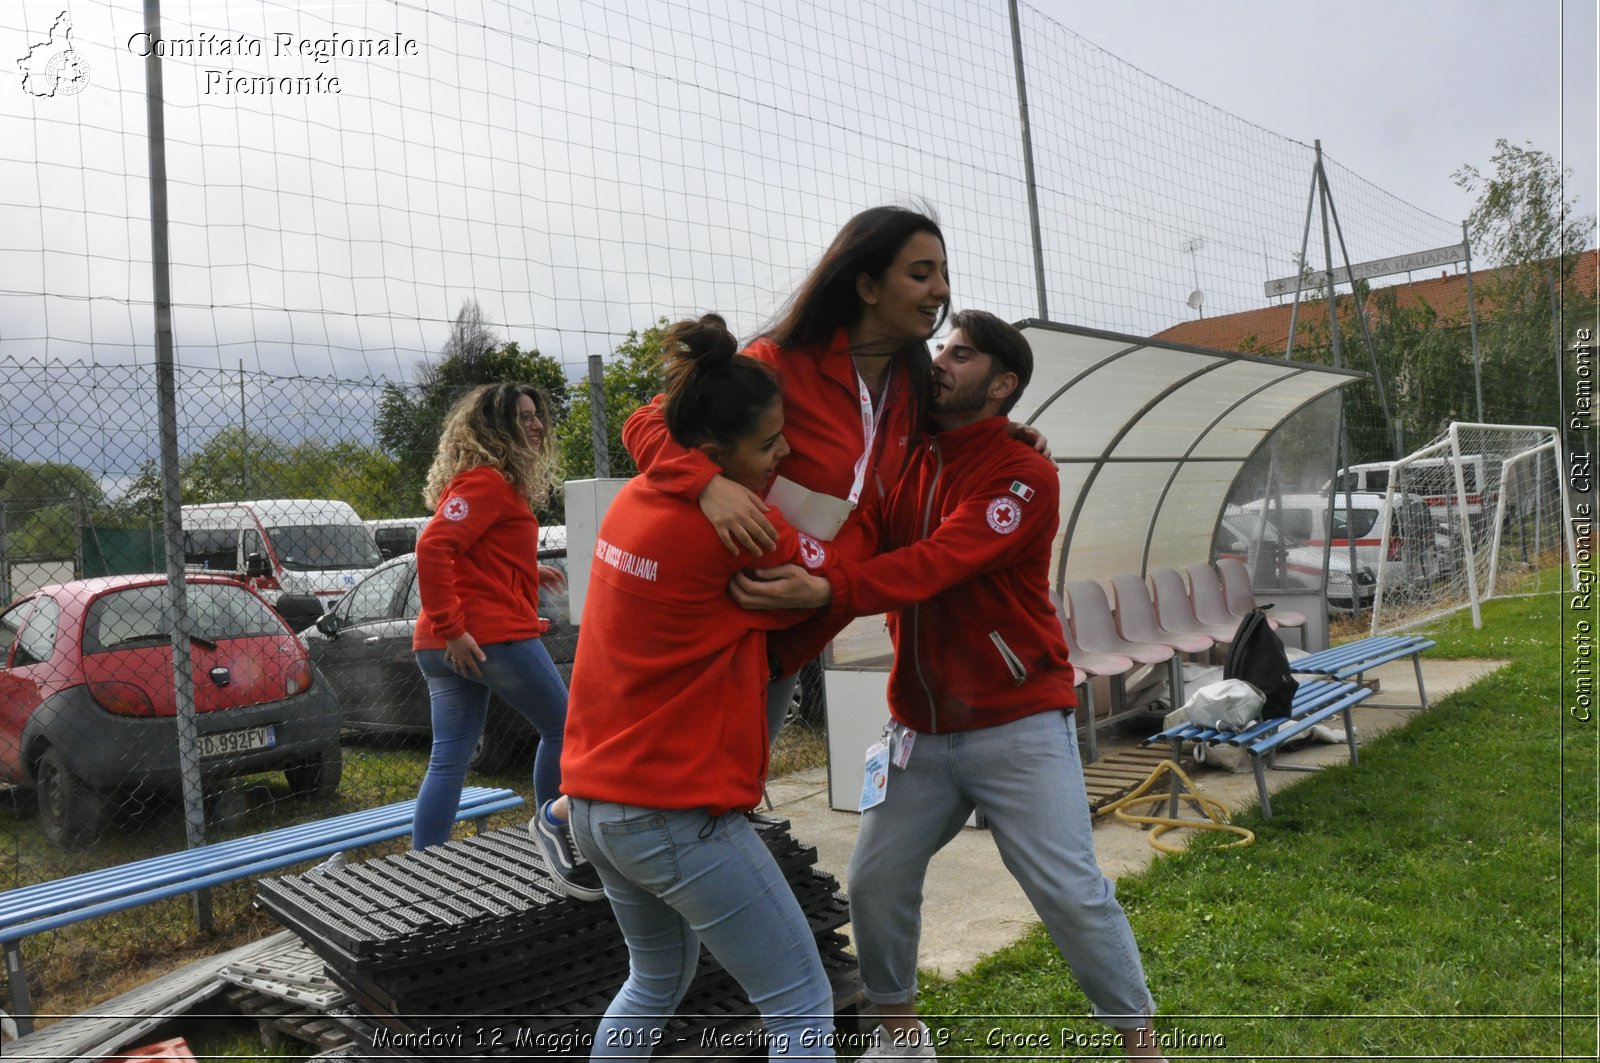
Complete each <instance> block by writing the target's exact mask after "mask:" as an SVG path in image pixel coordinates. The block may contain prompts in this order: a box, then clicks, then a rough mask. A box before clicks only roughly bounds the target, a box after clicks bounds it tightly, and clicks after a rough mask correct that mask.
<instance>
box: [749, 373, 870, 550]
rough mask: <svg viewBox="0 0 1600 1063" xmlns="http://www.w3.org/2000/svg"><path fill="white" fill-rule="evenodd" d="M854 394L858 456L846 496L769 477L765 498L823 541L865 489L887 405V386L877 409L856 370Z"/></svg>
mask: <svg viewBox="0 0 1600 1063" xmlns="http://www.w3.org/2000/svg"><path fill="white" fill-rule="evenodd" d="M856 389H857V398H858V399H859V401H860V403H861V441H862V448H861V457H860V458H859V459H857V461H856V467H855V480H854V482H853V483H852V484H851V485H850V497H849V498H835V497H834V496H833V495H825V494H823V493H822V492H821V491H813V490H811V489H810V488H808V487H802V486H800V485H799V484H797V483H795V482H794V481H793V480H791V479H789V478H788V477H787V476H779V477H777V478H776V479H775V480H773V481H772V488H771V489H770V490H769V491H768V492H767V501H768V502H769V503H771V504H772V505H774V506H777V507H778V509H779V510H780V511H781V512H782V513H783V519H784V520H786V521H788V522H789V523H790V524H791V525H793V526H794V527H796V528H798V529H800V530H801V531H803V532H805V533H806V534H807V535H810V536H812V537H814V538H817V539H821V540H822V541H823V542H832V541H833V537H834V536H836V535H838V534H839V529H840V528H842V527H844V522H845V521H847V520H849V519H850V514H851V513H852V512H853V511H854V510H855V508H856V506H857V505H859V504H860V502H861V492H862V491H863V490H865V489H866V485H867V475H868V473H869V472H871V469H872V456H873V449H874V447H875V446H876V445H877V441H878V429H879V428H880V427H882V424H883V410H884V407H885V406H887V405H888V398H889V388H888V386H887V385H885V386H884V389H883V398H882V399H880V400H878V406H877V408H876V409H874V408H873V406H872V394H871V393H870V392H869V391H867V385H866V383H865V381H863V380H862V379H861V374H860V373H857V374H856Z"/></svg>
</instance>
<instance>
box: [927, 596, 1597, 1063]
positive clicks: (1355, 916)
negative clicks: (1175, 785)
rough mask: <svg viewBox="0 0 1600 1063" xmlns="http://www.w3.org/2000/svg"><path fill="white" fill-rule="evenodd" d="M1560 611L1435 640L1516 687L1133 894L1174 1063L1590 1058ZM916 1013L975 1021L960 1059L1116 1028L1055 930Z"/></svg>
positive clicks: (1213, 842) (1587, 864) (1592, 902)
mask: <svg viewBox="0 0 1600 1063" xmlns="http://www.w3.org/2000/svg"><path fill="white" fill-rule="evenodd" d="M1561 606H1562V603H1561V602H1560V601H1559V600H1558V599H1557V598H1556V597H1555V596H1546V597H1543V598H1540V599H1517V600H1512V601H1500V602H1491V603H1489V604H1488V605H1487V606H1486V607H1485V608H1484V611H1483V620H1484V628H1483V630H1481V631H1473V630H1472V628H1471V620H1470V616H1469V615H1467V614H1465V613H1463V614H1461V615H1459V616H1456V617H1452V618H1449V619H1448V620H1446V621H1442V622H1440V623H1439V624H1438V625H1436V627H1435V628H1434V629H1431V631H1430V634H1432V635H1433V636H1434V637H1435V638H1437V639H1438V641H1439V646H1438V648H1436V649H1434V650H1432V651H1430V655H1432V656H1441V657H1498V658H1504V659H1508V660H1510V661H1511V662H1512V663H1511V665H1510V666H1509V667H1507V668H1505V669H1502V670H1501V671H1499V672H1497V673H1496V674H1494V675H1493V676H1491V677H1489V678H1487V679H1485V680H1483V681H1481V682H1479V683H1477V684H1475V685H1474V686H1472V687H1471V688H1469V689H1468V690H1465V691H1462V692H1460V693H1458V694H1455V695H1453V696H1451V697H1449V698H1446V699H1444V700H1442V701H1440V702H1439V703H1438V704H1437V705H1435V706H1434V708H1433V710H1432V711H1431V712H1428V713H1424V714H1420V715H1419V716H1418V717H1417V718H1416V719H1415V720H1413V721H1412V723H1411V724H1410V725H1409V726H1407V727H1405V728H1404V729H1402V730H1399V731H1395V732H1391V733H1389V734H1386V735H1383V736H1382V737H1379V738H1377V739H1375V740H1373V741H1372V742H1371V743H1370V744H1368V745H1364V746H1363V747H1362V750H1361V764H1360V765H1359V766H1358V767H1355V768H1352V767H1350V766H1349V765H1339V766H1335V767H1331V768H1328V769H1327V770H1324V771H1322V772H1320V773H1318V774H1316V775H1313V776H1310V777H1308V778H1306V779H1305V780H1304V781H1303V782H1301V783H1300V784H1298V785H1296V786H1294V787H1292V788H1290V789H1288V790H1286V791H1284V792H1283V793H1282V794H1281V795H1278V796H1274V798H1273V810H1274V813H1275V814H1274V816H1273V818H1272V820H1271V821H1270V822H1268V821H1263V820H1262V819H1261V817H1260V815H1259V814H1258V813H1256V812H1251V813H1250V814H1247V815H1244V816H1242V817H1241V818H1240V820H1239V822H1241V823H1242V824H1243V825H1245V826H1247V827H1249V828H1250V829H1252V830H1254V831H1255V832H1256V834H1257V841H1256V844H1255V845H1254V846H1252V847H1250V848H1246V849H1242V850H1232V851H1222V850H1220V849H1219V848H1217V844H1218V843H1219V842H1221V841H1224V840H1226V839H1227V836H1220V835H1211V836H1208V837H1202V838H1201V839H1200V840H1198V841H1197V842H1196V843H1195V845H1194V848H1193V850H1192V851H1190V852H1188V853H1184V854H1180V855H1177V856H1170V857H1164V858H1162V859H1159V860H1157V861H1156V862H1155V863H1154V864H1153V865H1152V866H1151V867H1150V869H1149V870H1148V871H1146V872H1145V873H1143V874H1140V875H1137V876H1131V877H1126V878H1123V879H1121V880H1119V882H1118V893H1119V896H1120V897H1121V899H1122V902H1123V904H1124V906H1125V907H1126V908H1127V910H1128V914H1129V918H1130V919H1131V920H1132V923H1133V928H1134V933H1135V934H1136V936H1137V937H1138V940H1139V942H1140V946H1141V949H1142V951H1143V954H1144V962H1145V967H1146V974H1147V976H1148V978H1149V981H1150V984H1151V988H1152V991H1153V992H1154V993H1155V996H1156V998H1157V1001H1158V1002H1159V1004H1160V1014H1159V1016H1158V1018H1157V1023H1156V1025H1157V1029H1158V1031H1159V1032H1161V1033H1162V1034H1163V1035H1166V1036H1168V1037H1170V1038H1171V1039H1172V1045H1171V1047H1170V1049H1169V1054H1170V1055H1171V1056H1174V1057H1184V1056H1189V1057H1231V1058H1235V1059H1239V1058H1244V1059H1270V1058H1339V1059H1392V1058H1400V1057H1427V1058H1435V1059H1438V1058H1449V1059H1464V1058H1473V1059H1506V1058H1516V1059H1525V1058H1534V1057H1538V1058H1547V1059H1548V1058H1573V1059H1593V1058H1595V1057H1596V1048H1597V1045H1596V1033H1595V1004H1596V986H1597V983H1596V941H1597V938H1596V874H1597V862H1596V853H1597V843H1600V839H1597V816H1596V805H1595V776H1596V764H1597V759H1596V749H1597V747H1596V740H1595V725H1594V724H1593V723H1583V722H1579V721H1577V720H1575V719H1574V718H1572V717H1571V716H1570V715H1568V714H1567V713H1566V712H1565V711H1564V708H1563V706H1564V705H1567V704H1570V703H1571V701H1572V699H1571V698H1570V697H1568V698H1565V699H1564V698H1563V697H1562V681H1563V677H1564V675H1565V673H1564V671H1563V667H1562V659H1561V651H1560V649H1559V646H1560V643H1561V638H1562V628H1561V616H1560V609H1561ZM1571 623H1572V619H1571V618H1570V617H1569V619H1568V624H1569V625H1570V624H1571ZM1567 634H1568V636H1569V637H1570V634H1571V632H1570V631H1569V632H1567ZM1358 726H1359V716H1358ZM919 1004H920V1007H921V1009H922V1011H923V1013H924V1015H925V1016H928V1015H937V1016H964V1017H963V1018H951V1019H944V1018H940V1019H937V1020H935V1022H936V1023H937V1024H939V1025H943V1026H944V1027H945V1028H946V1029H947V1030H948V1031H949V1036H950V1041H949V1045H948V1047H947V1048H946V1049H944V1051H943V1052H942V1054H943V1055H945V1056H946V1057H947V1058H949V1057H954V1058H960V1057H961V1056H963V1055H966V1056H972V1057H996V1058H998V1057H1015V1056H1017V1055H1019V1054H1024V1053H1021V1052H1019V1051H1018V1050H1017V1049H1015V1048H1002V1047H988V1046H989V1044H990V1043H991V1042H992V1041H993V1040H994V1039H995V1038H996V1037H997V1036H998V1034H1022V1033H1034V1034H1041V1035H1048V1036H1049V1037H1050V1038H1051V1041H1050V1042H1048V1044H1049V1046H1050V1047H1044V1048H1040V1049H1036V1050H1034V1051H1036V1052H1038V1053H1039V1054H1042V1055H1044V1056H1045V1057H1046V1058H1059V1057H1061V1056H1065V1055H1067V1054H1069V1052H1072V1051H1074V1047H1073V1046H1074V1045H1075V1044H1078V1043H1089V1042H1091V1041H1092V1040H1093V1039H1094V1038H1096V1036H1097V1035H1103V1032H1104V1030H1105V1028H1104V1027H1103V1026H1101V1025H1100V1024H1099V1023H1097V1022H1095V1021H1093V1020H1090V1019H1086V1018H1082V1016H1084V1015H1086V1014H1087V1013H1088V1011H1089V1004H1088V1001H1087V1000H1086V999H1085V998H1084V997H1083V995H1082V994H1081V993H1080V992H1079V991H1078V989H1077V986H1076V984H1075V982H1074V981H1073V980H1072V978H1071V975H1070V973H1069V972H1068V971H1067V969H1066V965H1065V963H1064V962H1063V961H1062V959H1061V957H1060V955H1059V954H1058V953H1057V951H1056V949H1055V947H1054V945H1053V944H1052V943H1051V942H1050V940H1049V938H1048V937H1047V936H1046V935H1045V934H1044V932H1043V930H1042V929H1036V930H1035V931H1034V932H1033V933H1032V934H1031V935H1030V936H1029V937H1028V938H1027V939H1025V940H1024V941H1023V942H1021V943H1019V944H1018V945H1016V946H1014V947H1012V948H1009V949H1006V950H1005V951H1003V952H1001V953H999V954H997V955H995V956H993V957H990V958H989V959H987V960H985V961H984V962H983V963H982V964H980V965H979V966H978V967H977V969H976V970H974V971H973V972H971V973H970V974H968V975H966V976H963V977H961V978H957V979H954V980H951V981H944V982H940V981H936V980H925V981H924V990H923V992H922V996H921V999H920V1001H919ZM1563 1015H1565V1016H1566V1019H1565V1020H1563V1018H1562V1016H1563ZM1062 1016H1069V1017H1068V1018H1063V1017H1062ZM997 1032H998V1033H997ZM1040 1043H1041V1044H1043V1043H1044V1042H1042V1041H1041V1042H1040ZM1063 1045H1065V1047H1066V1051H1063V1047H1062V1046H1063ZM1082 1051H1083V1054H1086V1055H1090V1056H1097V1055H1106V1056H1117V1055H1120V1052H1119V1051H1118V1050H1117V1049H1116V1048H1114V1047H1094V1048H1085V1049H1083V1050H1082Z"/></svg>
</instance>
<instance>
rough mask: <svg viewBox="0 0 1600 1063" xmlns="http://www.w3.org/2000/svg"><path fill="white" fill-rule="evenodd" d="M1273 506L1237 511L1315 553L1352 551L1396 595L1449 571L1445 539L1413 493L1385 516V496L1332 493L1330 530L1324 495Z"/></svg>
mask: <svg viewBox="0 0 1600 1063" xmlns="http://www.w3.org/2000/svg"><path fill="white" fill-rule="evenodd" d="M1278 502H1279V500H1276V499H1256V500H1255V501H1253V502H1246V503H1245V504H1244V505H1243V506H1241V507H1239V508H1240V509H1241V510H1243V511H1244V512H1246V513H1256V514H1260V513H1263V512H1265V513H1267V514H1268V517H1269V519H1271V520H1273V521H1274V522H1275V523H1276V524H1277V526H1278V528H1279V529H1280V531H1282V533H1283V534H1284V536H1285V538H1287V539H1289V540H1294V541H1299V542H1303V543H1304V544H1305V545H1307V546H1311V547H1316V548H1319V549H1320V548H1321V547H1322V545H1323V544H1324V543H1327V542H1329V541H1330V540H1331V542H1332V546H1333V549H1332V553H1336V554H1343V555H1344V556H1345V558H1346V559H1347V560H1348V559H1349V557H1350V554H1351V549H1352V547H1353V548H1354V553H1355V560H1356V565H1357V567H1358V569H1359V568H1360V567H1361V566H1365V567H1367V568H1370V569H1372V571H1373V572H1375V573H1377V574H1378V575H1379V576H1381V577H1382V578H1383V579H1384V580H1385V582H1386V583H1387V585H1388V586H1389V587H1390V588H1391V589H1393V590H1395V591H1397V592H1401V593H1403V592H1404V591H1405V590H1406V589H1408V588H1414V587H1421V586H1424V585H1427V584H1431V583H1433V582H1434V581H1435V580H1438V579H1439V578H1440V577H1441V576H1443V575H1445V574H1446V573H1447V572H1448V571H1449V568H1450V553H1449V545H1448V543H1449V540H1448V537H1447V536H1446V535H1445V534H1444V533H1442V532H1441V531H1440V529H1439V526H1438V524H1437V522H1436V521H1435V520H1434V518H1433V514H1432V513H1431V512H1430V511H1429V509H1428V506H1427V504H1426V503H1425V502H1423V500H1422V498H1421V497H1420V496H1418V495H1399V496H1396V499H1395V505H1394V508H1393V512H1389V510H1388V509H1387V508H1386V506H1387V505H1388V503H1387V496H1385V495H1384V494H1383V493H1381V492H1374V491H1353V492H1349V493H1346V492H1344V491H1338V492H1335V494H1334V496H1333V512H1332V524H1331V527H1330V524H1329V512H1328V496H1327V495H1321V494H1295V495H1284V496H1282V499H1281V503H1282V504H1281V507H1280V506H1279V504H1278ZM1385 521H1387V525H1388V530H1389V542H1388V546H1387V551H1385V547H1384V542H1383V540H1384V527H1385Z"/></svg>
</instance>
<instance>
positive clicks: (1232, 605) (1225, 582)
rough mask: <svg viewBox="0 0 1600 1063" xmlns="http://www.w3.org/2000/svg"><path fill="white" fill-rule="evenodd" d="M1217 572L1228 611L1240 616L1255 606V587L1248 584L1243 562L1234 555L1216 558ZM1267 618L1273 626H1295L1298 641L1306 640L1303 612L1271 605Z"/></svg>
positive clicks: (1248, 578) (1248, 577)
mask: <svg viewBox="0 0 1600 1063" xmlns="http://www.w3.org/2000/svg"><path fill="white" fill-rule="evenodd" d="M1217 572H1218V573H1219V574H1220V575H1221V576H1222V594H1223V598H1224V599H1225V600H1226V602H1227V604H1228V611H1229V612H1233V613H1238V614H1240V615H1241V616H1242V615H1243V614H1245V613H1248V612H1249V611H1250V610H1252V609H1254V608H1256V607H1257V605H1258V604H1259V603H1258V602H1257V601H1256V591H1255V588H1254V587H1252V586H1250V573H1249V571H1247V570H1246V569H1245V567H1244V562H1243V561H1240V560H1239V559H1238V558H1236V557H1219V558H1217ZM1267 619H1269V620H1271V621H1272V622H1273V626H1274V627H1287V628H1296V629H1298V630H1299V632H1300V642H1301V643H1302V644H1304V643H1305V640H1306V617H1305V614H1304V613H1297V612H1295V611H1294V610H1292V609H1279V608H1278V607H1277V606H1275V605H1274V606H1272V607H1271V608H1270V609H1269V610H1268V613H1267Z"/></svg>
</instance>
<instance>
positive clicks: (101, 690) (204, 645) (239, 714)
mask: <svg viewBox="0 0 1600 1063" xmlns="http://www.w3.org/2000/svg"><path fill="white" fill-rule="evenodd" d="M186 582H187V585H188V614H189V628H190V632H191V634H190V642H191V645H192V647H193V654H192V660H193V667H192V669H191V675H192V677H193V683H194V698H195V709H196V716H195V726H196V731H197V739H198V746H199V749H198V754H199V759H200V770H201V773H202V775H203V776H204V777H205V778H207V779H210V778H225V777H232V776H238V775H250V774H254V773H256V772H263V771H275V770H281V771H282V772H283V773H284V775H285V776H287V778H288V781H289V788H290V790H291V791H293V792H294V793H296V794H301V795H308V796H309V795H330V794H332V793H333V792H335V791H336V790H337V789H338V786H339V776H340V772H341V770H342V766H343V760H342V756H341V753H340V750H339V731H340V727H341V723H342V717H343V713H342V712H341V710H340V707H339V702H338V699H337V698H336V697H335V696H334V694H333V691H332V690H331V689H330V688H329V686H328V684H327V683H326V682H325V681H324V680H323V679H322V676H321V675H320V674H319V673H318V672H317V670H316V669H315V668H314V667H313V666H312V664H311V658H310V657H309V656H308V655H307V653H306V649H305V646H304V644H303V643H302V642H301V641H300V639H299V638H298V637H297V636H296V635H295V634H294V632H292V631H290V630H289V627H288V625H287V624H285V623H284V621H283V619H282V618H281V617H279V616H278V614H277V613H276V612H274V611H273V609H272V607H271V606H269V605H268V604H267V603H266V601H265V600H264V599H262V598H261V597H260V596H259V595H257V594H256V593H255V592H254V591H252V590H250V589H249V588H247V587H245V586H244V585H242V584H240V583H238V582H236V581H234V580H231V579H227V578H224V577H217V576H202V575H193V576H190V577H189V578H188V579H187V581H186ZM168 594H169V589H168V586H167V579H166V577H165V576H109V577H105V578H101V579H86V580H74V581H72V582H70V583H62V584H56V585H53V586H49V587H43V588H41V589H39V590H38V591H36V592H34V593H33V594H31V595H29V596H28V597H26V598H23V599H22V600H20V601H18V602H15V603H13V604H12V605H11V606H10V607H9V608H7V609H6V610H5V611H4V612H3V613H0V781H3V782H9V783H11V784H13V785H17V786H23V787H31V788H33V789H34V790H35V792H36V794H37V797H38V802H39V816H40V820H41V825H42V827H43V829H44V833H45V835H46V836H47V837H49V838H50V840H51V841H53V842H55V843H56V844H58V845H61V846H63V847H73V846H76V845H81V844H85V843H87V842H89V841H92V840H93V839H94V838H95V837H97V836H98V835H99V834H100V833H101V832H102V831H103V830H104V828H105V827H106V825H107V824H108V823H109V822H110V817H111V813H112V811H113V808H114V802H115V798H116V795H117V794H118V792H119V791H128V790H132V789H151V790H167V791H177V790H178V789H179V787H180V780H179V774H178V729H177V719H176V716H177V712H176V700H175V698H174V695H173V674H172V642H171V639H172V636H171V630H172V628H171V625H170V623H169V622H168V621H167V619H166V618H167V616H168V612H169V610H168Z"/></svg>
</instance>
